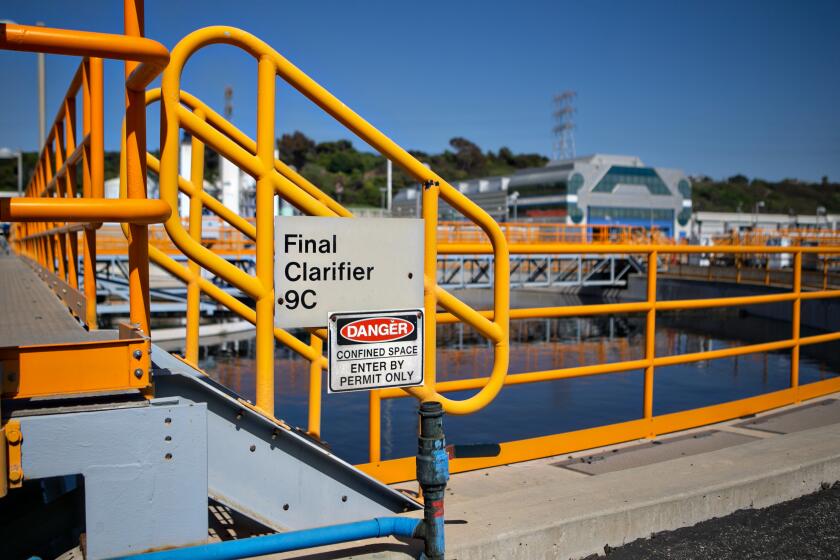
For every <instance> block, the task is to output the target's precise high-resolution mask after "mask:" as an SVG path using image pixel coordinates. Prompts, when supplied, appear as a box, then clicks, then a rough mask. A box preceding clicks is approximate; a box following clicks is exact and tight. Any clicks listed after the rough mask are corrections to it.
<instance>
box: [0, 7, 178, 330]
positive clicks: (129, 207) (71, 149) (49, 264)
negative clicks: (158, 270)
mask: <svg viewBox="0 0 840 560" xmlns="http://www.w3.org/2000/svg"><path fill="white" fill-rule="evenodd" d="M124 10H125V35H113V34H105V33H94V32H88V31H71V30H64V29H51V28H45V27H32V26H25V25H15V24H0V49H4V50H17V51H37V52H45V53H56V54H65V55H76V56H82V57H84V59H83V61H82V63H81V65H80V66H79V69H78V70H77V72H76V74H75V75H74V77H73V79H72V81H71V84H70V87H69V88H68V91H67V93H66V94H65V96H64V99H63V100H62V102H61V106H60V107H59V111H58V115H57V116H56V118H55V121H54V123H53V125H52V127H51V128H50V132H49V135H48V137H47V143H46V145H45V146H43V147H42V151H41V154H40V156H39V158H38V161H37V164H36V167H35V170H34V173H33V176H32V179H31V180H30V182H29V184H28V186H27V188H26V196H25V197H20V198H11V199H6V200H4V201H3V202H2V203H0V220H2V221H11V222H15V227H14V232H13V246H14V247H15V250H16V251H17V252H19V253H22V254H24V255H25V256H27V257H29V258H30V259H32V260H33V261H34V262H35V263H36V264H37V265H38V266H39V267H40V270H41V271H42V272H44V273H46V274H48V275H50V276H51V277H55V280H54V281H53V282H54V283H55V282H61V283H62V285H63V287H62V288H61V290H59V292H61V293H68V292H70V293H72V292H76V291H77V290H78V289H79V288H80V286H83V289H84V297H81V296H80V297H79V298H78V299H77V300H76V302H75V303H76V304H77V305H71V308H72V309H73V311H74V313H75V314H76V315H77V317H78V318H79V319H80V320H81V321H82V322H83V323H84V324H85V325H86V326H87V327H88V328H96V280H95V263H96V228H97V227H99V226H100V225H101V223H102V222H105V221H115V222H125V223H128V224H129V227H130V228H131V230H132V232H133V234H134V239H136V240H137V241H138V242H137V243H133V244H131V246H130V247H129V282H130V307H131V320H132V322H133V323H134V324H136V325H137V326H138V327H139V329H140V330H141V331H143V332H144V333H146V334H148V332H149V300H148V258H147V256H146V250H147V249H146V247H147V243H146V242H145V235H146V227H147V225H148V224H149V223H160V222H162V221H163V220H164V219H165V218H166V217H168V215H169V207H168V205H166V204H165V203H163V202H161V201H159V200H148V199H146V172H145V171H146V170H145V164H144V163H143V164H142V165H137V162H138V161H139V160H140V159H141V157H142V156H143V155H144V154H145V152H146V134H145V112H144V110H143V106H141V107H140V109H141V110H140V111H138V105H137V103H136V100H137V99H138V98H139V99H140V100H142V99H143V95H144V90H145V87H146V86H147V85H148V84H149V82H151V81H152V80H153V79H154V78H155V77H156V76H157V75H158V74H159V73H160V72H161V71H162V70H163V68H164V67H165V66H166V64H167V62H168V60H169V53H168V51H167V50H166V49H165V48H164V47H163V46H162V45H160V44H159V43H157V42H155V41H152V40H149V39H145V38H144V37H143V36H142V35H143V30H142V22H143V4H142V1H141V0H125V5H124ZM103 58H113V59H118V60H124V61H125V75H126V82H125V83H126V88H125V92H126V104H127V108H126V122H127V123H128V126H127V128H126V136H127V139H128V140H127V142H128V144H129V149H128V150H127V161H128V162H129V172H128V184H129V198H131V199H132V200H127V201H113V200H110V201H106V200H105V199H104V195H103V181H104V170H103V168H104V164H103V162H104V144H103V117H102V115H103V79H102V59H103ZM80 91H81V93H82V125H81V130H80V129H79V127H78V126H77V122H76V112H77V105H76V103H77V97H78V94H79V92H80ZM79 168H80V169H81V176H82V185H81V189H80V188H79V186H78V185H77V172H78V170H79ZM81 231H83V232H84V241H83V254H82V267H83V270H84V274H81V272H80V271H79V270H78V251H79V240H78V233H79V232H81ZM83 300H84V309H81V303H82V301H83Z"/></svg>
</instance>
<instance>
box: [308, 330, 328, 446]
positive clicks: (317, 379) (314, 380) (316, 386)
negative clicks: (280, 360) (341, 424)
mask: <svg viewBox="0 0 840 560" xmlns="http://www.w3.org/2000/svg"><path fill="white" fill-rule="evenodd" d="M309 346H311V347H312V351H313V352H317V353H318V355H319V356H320V355H321V354H322V353H323V351H324V342H323V341H322V340H321V339H320V338H319V337H318V336H317V335H315V334H314V333H313V334H311V335H309ZM322 368H323V364H322V363H321V362H320V361H319V360H311V361H310V362H309V418H308V422H307V430H306V431H307V433H308V434H309V435H310V436H312V437H314V438H318V439H320V438H321V380H322V375H323V373H322V371H323V370H322Z"/></svg>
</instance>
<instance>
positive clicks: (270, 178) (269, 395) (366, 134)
mask: <svg viewBox="0 0 840 560" xmlns="http://www.w3.org/2000/svg"><path fill="white" fill-rule="evenodd" d="M216 43H226V44H230V45H233V46H236V47H239V48H241V49H243V50H245V51H246V52H248V53H249V54H251V55H252V56H253V57H254V58H255V59H257V61H258V65H257V66H258V73H257V74H258V99H257V109H258V121H257V122H258V126H257V138H256V141H254V140H251V139H249V138H247V136H245V135H244V134H242V133H241V132H240V131H238V130H237V129H236V128H235V127H233V126H232V125H230V123H228V122H227V121H225V120H224V119H222V118H221V117H220V116H219V115H218V114H217V113H215V112H213V111H212V110H210V109H209V107H207V106H206V105H204V104H203V103H201V102H200V101H198V100H197V99H195V98H194V97H192V96H190V95H189V94H187V93H186V92H182V91H181V89H180V75H181V72H182V70H183V67H184V65H185V63H186V61H187V60H188V59H189V57H190V56H191V55H192V54H193V53H194V52H196V51H197V50H199V49H200V48H202V47H204V46H206V45H210V44H216ZM277 76H280V77H281V78H284V79H285V80H286V81H287V82H288V83H290V84H291V85H292V86H293V87H295V88H296V89H298V90H299V91H301V92H302V93H303V94H304V95H305V96H307V97H308V98H309V99H311V100H312V101H313V102H315V103H316V104H317V105H318V106H320V107H321V108H322V109H324V110H325V111H326V112H327V113H328V114H330V115H332V116H333V117H334V118H336V119H337V120H338V121H339V122H341V123H343V124H344V125H345V126H347V128H348V129H349V130H351V131H352V132H354V133H355V134H356V135H357V136H359V137H360V138H361V139H362V140H364V141H365V142H367V143H368V144H370V145H371V146H373V147H374V148H376V149H377V150H379V151H380V152H381V153H383V154H384V155H385V156H386V157H388V158H389V159H391V160H392V161H394V162H395V163H397V164H398V165H400V166H402V167H403V168H404V169H405V170H406V171H407V172H408V173H409V174H411V175H412V176H413V177H414V178H415V179H416V180H418V181H419V182H421V183H422V184H424V193H423V202H424V210H423V212H424V218H425V243H426V257H425V288H424V292H425V296H424V301H425V307H426V312H427V321H426V329H427V330H426V333H425V335H426V339H427V341H434V333H435V320H434V317H435V313H436V311H437V307H438V305H440V306H442V307H443V308H445V309H446V310H447V311H449V312H451V313H454V314H455V315H457V316H459V317H462V318H465V319H466V320H468V321H470V322H471V324H474V325H475V326H476V328H477V329H478V330H479V331H480V332H482V333H483V334H484V335H485V336H487V337H488V338H489V339H490V340H492V341H493V343H494V347H495V349H496V357H495V358H496V359H495V364H494V368H493V371H492V373H491V375H490V380H491V381H490V382H489V383H488V384H487V385H486V386H485V387H484V388H483V389H482V390H481V391H480V392H479V394H477V395H475V396H474V397H472V398H470V399H468V400H466V401H453V400H450V399H447V398H445V397H444V396H442V395H440V394H438V393H437V392H436V391H435V389H434V387H435V381H434V372H435V367H434V360H435V345H434V344H428V343H427V353H426V356H425V362H426V368H427V373H426V379H427V383H426V385H425V386H423V387H415V388H412V389H410V390H409V392H410V393H411V394H412V395H413V396H415V397H417V398H421V399H435V400H440V401H442V402H443V404H444V407H445V408H446V410H447V411H449V412H450V413H455V414H466V413H470V412H474V411H475V410H478V409H480V408H482V407H484V406H486V405H487V404H489V402H490V401H492V399H493V397H494V396H495V395H496V394H497V393H498V391H499V390H500V389H501V387H502V383H503V380H504V376H505V374H506V373H507V362H508V341H507V328H508V325H507V323H508V320H507V314H508V276H509V262H508V261H509V259H508V254H507V249H506V247H507V242H506V240H505V237H504V234H503V233H502V231H501V229H500V228H499V226H498V225H497V224H496V223H495V222H494V221H493V220H492V219H491V218H490V216H488V215H487V214H486V213H485V212H483V211H482V210H481V209H480V208H479V207H478V206H476V205H475V204H474V203H473V202H471V201H470V200H469V199H468V198H466V197H465V196H464V195H462V194H461V193H460V192H458V191H457V189H454V188H453V187H451V186H450V185H449V184H448V183H446V181H444V180H443V179H442V178H440V177H439V176H437V175H436V174H435V173H433V172H432V171H430V170H429V169H427V168H426V167H425V166H423V165H422V163H421V162H419V161H418V160H416V159H415V158H413V157H412V156H411V155H409V154H408V152H406V151H405V150H403V149H402V148H400V147H399V146H397V145H396V144H395V143H394V142H392V141H391V140H390V139H388V138H387V137H385V136H384V135H383V134H382V133H381V132H379V131H378V130H376V129H375V128H373V127H372V126H371V125H370V124H368V123H367V122H366V121H364V120H363V119H362V118H361V117H359V116H358V115H357V114H355V113H354V112H353V111H351V110H350V109H348V108H347V107H346V106H345V105H344V104H343V103H341V102H340V101H339V100H338V99H336V98H335V97H333V96H332V95H331V94H330V93H329V92H327V91H326V90H325V89H324V88H322V87H321V86H319V85H318V84H316V83H315V82H314V81H312V80H311V79H310V78H309V77H308V76H306V75H305V74H303V73H302V72H301V71H300V70H298V69H297V68H296V67H294V66H293V65H292V64H291V63H289V62H288V61H287V60H286V59H284V58H283V57H282V56H280V55H279V54H278V53H277V52H276V51H274V50H273V49H272V48H271V47H269V46H268V45H267V44H265V43H263V42H262V41H260V40H259V39H257V38H255V37H254V36H252V35H250V34H248V33H245V32H243V31H241V30H238V29H235V28H231V27H210V28H205V29H201V30H199V31H196V32H194V33H192V34H190V35H188V36H187V37H185V38H184V39H183V40H182V41H181V42H179V43H178V45H176V46H175V48H174V49H173V50H172V54H171V62H170V65H169V66H168V67H167V69H166V70H165V72H164V75H163V80H162V84H161V89H160V92H157V91H153V92H149V94H148V95H147V98H146V101H147V102H153V101H155V100H157V99H160V100H161V102H162V109H161V121H162V124H163V125H164V126H163V127H162V129H163V130H165V135H164V137H163V138H162V142H163V145H162V148H161V158H160V161H159V162H158V161H156V160H155V158H154V157H152V156H148V157H147V161H148V164H149V166H150V167H151V168H152V169H153V170H155V171H157V172H158V173H159V176H160V192H161V198H162V199H163V200H164V201H166V202H167V203H168V204H169V205H170V207H171V208H177V204H178V195H179V192H183V193H186V194H188V195H189V196H190V199H191V203H190V221H189V225H188V226H187V228H185V227H184V224H183V223H182V222H181V220H180V218H178V216H177V213H174V212H173V213H172V214H171V215H170V217H169V219H168V220H167V221H166V222H165V227H166V231H167V233H168V234H169V237H170V239H171V240H172V242H173V243H174V244H175V245H176V246H177V248H178V249H179V250H180V251H181V252H183V253H184V254H185V255H186V256H187V257H188V258H189V260H190V264H189V266H188V267H183V266H181V265H178V264H177V263H175V262H174V261H173V260H172V259H171V258H169V257H168V256H167V255H165V254H164V253H163V252H162V251H160V250H158V249H156V248H155V247H150V248H149V251H150V256H151V258H152V260H153V262H155V263H157V264H158V265H160V266H162V267H163V268H164V269H166V270H167V271H169V272H170V273H172V274H173V275H175V276H176V277H178V278H180V279H181V280H182V281H184V282H186V283H187V285H188V292H190V293H191V294H194V295H193V296H192V297H189V296H188V312H187V314H188V327H187V336H188V341H187V348H186V354H187V355H186V356H185V358H186V359H187V360H188V361H190V362H192V363H195V361H196V359H197V332H198V331H197V328H198V317H197V307H198V299H197V298H198V296H199V295H200V293H202V292H203V293H205V294H207V295H208V296H210V297H212V298H214V299H216V300H217V301H219V302H220V303H222V304H223V305H226V306H227V307H228V308H229V309H231V310H232V311H233V312H235V313H237V314H238V315H240V316H242V317H244V318H245V319H247V320H249V321H252V322H253V323H254V324H255V325H256V338H257V351H256V353H257V356H256V378H257V383H256V386H257V402H256V405H257V407H258V408H259V409H261V410H263V411H264V412H266V413H268V414H273V413H274V341H275V339H276V340H278V341H280V342H282V343H285V344H288V345H289V346H290V347H291V348H292V349H294V350H295V351H297V352H298V353H300V354H301V355H303V356H304V357H306V358H307V359H309V360H310V361H312V362H313V365H312V376H313V379H314V378H316V377H317V381H316V382H315V383H313V387H315V385H316V384H317V382H318V381H320V376H321V375H322V369H323V368H324V367H325V365H326V363H325V360H324V359H323V356H322V353H321V352H322V342H321V341H320V339H319V338H318V337H319V335H320V336H321V337H322V336H323V333H321V332H317V331H316V332H315V333H314V334H313V338H312V339H311V341H310V344H304V343H303V342H301V341H299V340H298V339H296V338H295V337H293V336H291V335H290V334H289V333H287V332H285V331H283V330H282V329H276V328H275V327H274V317H273V313H274V287H273V283H274V278H273V255H274V247H273V219H274V215H273V208H274V196H275V195H279V196H281V197H283V198H284V199H285V200H287V201H289V202H290V203H291V204H293V205H294V206H295V207H297V208H298V209H299V210H300V211H302V212H303V213H306V214H310V215H315V216H336V215H337V216H347V217H349V216H350V213H349V212H348V211H347V210H345V209H344V208H343V207H341V206H340V205H338V204H337V203H335V202H334V201H333V200H332V199H330V198H329V197H327V196H326V195H324V193H322V192H321V191H320V190H319V189H317V188H316V187H315V186H314V185H311V183H309V182H308V181H306V180H305V179H304V178H303V177H301V176H300V175H298V174H297V173H295V172H294V171H293V170H292V169H290V168H289V167H288V166H286V165H285V164H283V163H282V162H279V161H277V160H275V159H274V123H275V119H274V103H275V79H276V77H277ZM181 128H183V129H184V130H186V131H187V132H188V133H189V134H190V135H191V136H192V138H193V156H192V157H193V160H192V162H191V177H190V178H189V180H187V179H186V178H183V177H179V175H178V151H179V150H178V142H179V130H180V129H181ZM205 146H208V147H210V148H212V149H213V150H215V151H217V152H218V153H220V154H221V155H223V156H224V157H225V158H227V159H229V160H230V161H232V162H233V163H235V164H236V165H238V166H239V167H240V168H241V169H243V170H244V171H245V172H247V173H249V174H250V175H252V176H253V177H254V178H255V179H256V182H257V187H256V190H257V192H256V204H257V209H256V220H255V223H254V224H251V223H250V222H247V221H245V220H243V219H242V218H241V217H239V216H235V215H231V213H230V212H229V211H227V209H224V207H223V206H222V205H221V204H220V203H219V202H218V201H217V200H215V199H213V198H212V197H209V196H207V195H206V193H204V192H203V190H202V189H201V186H200V185H201V184H202V181H203V177H202V176H201V174H202V169H203V162H202V161H201V159H202V158H203V150H204V147H205ZM439 196H440V197H443V198H444V199H445V200H446V201H447V202H448V203H449V204H450V205H451V206H453V207H454V208H456V209H457V210H459V211H460V212H462V213H463V214H465V215H466V216H468V217H469V218H470V219H472V220H474V221H475V222H476V223H477V224H478V225H479V227H481V228H482V231H484V232H485V234H486V235H487V236H488V237H489V239H490V242H491V246H492V247H493V253H494V255H495V256H496V259H495V271H494V273H495V276H496V277H497V278H499V280H498V281H497V283H496V286H495V287H494V317H495V318H494V319H492V320H490V319H487V318H485V317H482V316H481V315H479V314H478V313H477V312H476V311H475V310H473V309H471V308H470V307H468V306H467V305H465V304H464V303H463V302H461V301H459V300H458V299H457V298H455V297H454V296H452V295H451V294H448V293H447V292H445V291H444V290H442V289H441V288H439V287H438V286H436V272H437V261H436V252H435V246H436V243H437V199H438V197H439ZM205 206H206V207H207V208H208V209H210V210H212V211H213V212H215V213H216V214H217V215H219V216H220V217H221V218H223V219H225V220H226V221H228V222H229V223H230V224H231V225H232V226H233V227H235V228H236V229H238V230H239V231H240V232H242V233H243V234H244V235H246V236H248V237H249V238H251V239H253V240H254V241H255V250H256V275H255V276H251V275H249V274H247V273H245V272H243V271H242V270H240V269H238V268H236V267H235V266H234V265H232V264H231V263H229V262H227V261H226V260H225V259H223V258H221V257H220V256H218V255H216V254H214V252H213V251H212V250H211V249H209V248H207V247H205V246H204V245H203V244H202V240H201V231H200V225H198V224H199V222H200V220H201V211H202V207H205ZM199 267H200V268H203V269H206V270H209V271H211V272H212V273H213V274H215V275H217V276H218V277H220V278H222V279H223V280H224V281H226V282H228V283H229V284H231V285H233V286H235V287H237V288H239V289H240V290H242V292H244V293H245V294H247V295H248V296H249V297H250V298H252V299H253V300H254V301H255V302H256V305H255V308H254V309H251V308H249V307H248V306H246V305H244V304H242V303H241V302H239V301H238V300H236V299H235V298H232V297H231V296H229V295H228V294H226V293H224V292H223V291H222V290H220V289H218V287H216V286H214V285H213V284H212V283H211V282H209V281H206V280H204V279H202V278H201V274H200V271H199ZM192 286H194V287H195V288H194V289H193V288H191V287H192ZM191 302H192V305H191ZM312 394H313V402H312V403H311V405H310V406H311V407H312V408H311V413H310V432H312V433H316V434H317V433H318V432H319V424H320V412H319V411H320V392H318V393H317V397H316V393H315V391H314V390H313V392H312Z"/></svg>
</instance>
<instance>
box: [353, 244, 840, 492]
mask: <svg viewBox="0 0 840 560" xmlns="http://www.w3.org/2000/svg"><path fill="white" fill-rule="evenodd" d="M587 247H588V249H587ZM470 249H477V250H478V251H488V250H489V249H488V248H487V247H485V246H482V245H471V246H470V247H464V246H455V247H453V246H452V245H450V246H447V247H445V248H444V247H443V246H439V250H441V251H451V252H455V253H458V254H464V253H468V252H469V250H470ZM710 249H713V250H714V251H718V250H720V251H722V252H725V253H730V254H737V255H742V254H748V253H762V252H767V253H771V254H772V253H780V252H787V253H791V254H793V255H794V262H793V271H792V272H793V276H792V281H791V284H790V291H789V292H786V293H779V294H760V295H751V296H737V297H726V298H707V299H684V300H664V301H663V300H660V299H658V298H657V265H656V263H657V260H658V257H659V256H660V255H661V254H663V253H664V254H677V253H687V254H697V253H704V252H705V253H708V252H709V251H710ZM630 250H631V248H630V247H623V246H620V245H619V246H612V247H593V246H592V245H588V246H581V245H573V246H569V245H566V244H554V245H548V244H540V245H538V246H535V245H533V244H532V245H525V244H519V245H512V246H511V252H512V253H527V252H533V253H541V254H569V253H581V252H582V253H586V252H595V251H597V252H598V253H599V254H626V252H628V251H630ZM633 252H634V253H636V254H644V255H647V258H648V274H647V276H646V282H645V285H646V297H645V300H644V301H641V302H628V303H609V304H596V305H578V306H567V307H548V308H530V309H514V310H511V318H512V319H530V318H547V317H587V316H594V315H604V314H624V313H644V314H645V316H646V321H645V323H646V325H645V343H644V357H643V359H632V360H624V361H619V362H613V363H598V364H591V365H581V366H576V367H570V368H562V369H554V370H546V371H535V372H528V373H516V374H509V375H508V376H507V377H506V378H505V381H504V385H505V386H508V385H521V384H528V383H540V382H547V381H555V380H559V379H572V378H577V377H585V376H593V375H605V374H611V373H622V372H629V371H638V370H642V371H643V372H644V381H643V383H644V385H643V401H642V406H641V418H640V419H639V420H635V421H631V422H624V423H620V424H613V425H608V426H602V427H598V428H591V429H587V430H581V431H578V432H570V433H567V434H557V435H555V436H546V437H541V438H531V439H527V440H520V441H514V442H506V443H503V444H501V449H502V452H501V454H500V455H499V456H498V457H493V458H482V459H454V460H453V461H452V463H451V469H452V472H461V471H465V470H471V469H477V468H485V467H491V466H496V465H502V464H507V463H511V462H517V461H525V460H530V459H536V458H540V457H549V456H552V455H559V454H563V453H568V452H572V451H578V450H581V449H587V448H591V447H598V446H601V445H607V444H614V443H619V442H622V441H629V440H632V439H638V438H646V437H655V436H657V435H660V434H665V433H669V432H673V431H678V430H683V429H687V428H691V427H697V426H702V425H705V424H710V423H713V422H718V421H721V420H727V419H731V418H736V417H738V416H742V415H744V414H752V413H756V412H761V411H765V410H770V409H772V408H777V407H779V406H783V405H786V404H793V403H797V402H800V401H801V400H804V399H809V398H814V397H817V396H820V395H824V394H828V393H831V392H835V391H838V390H840V377H836V378H831V379H827V380H823V381H818V382H815V383H810V384H808V385H804V386H803V385H800V382H799V359H800V348H801V347H802V346H806V345H812V344H824V343H828V342H834V341H838V340H840V332H833V333H826V334H820V335H813V336H807V337H802V336H801V335H800V328H801V311H800V310H801V302H802V301H803V300H820V299H830V298H838V297H840V290H819V291H811V292H803V291H802V284H801V278H802V255H803V254H815V253H821V254H825V255H837V254H840V246H824V247H800V246H797V247H785V248H781V247H767V246H764V247H761V246H725V247H714V248H710V247H695V246H679V247H677V246H668V245H651V246H644V245H640V246H636V247H635V250H633ZM779 302H790V303H791V305H792V317H791V322H792V333H791V336H790V337H789V338H786V339H783V340H778V341H773V342H766V343H761V344H750V345H743V346H735V347H729V348H722V349H717V350H711V351H704V352H693V353H688V354H680V355H671V356H657V355H656V346H655V341H656V334H655V333H656V313H657V312H658V311H675V310H687V309H707V308H721V307H736V306H745V305H761V304H766V303H779ZM478 314H479V315H481V316H483V317H492V311H479V312H478ZM438 322H439V323H455V322H458V318H457V317H456V316H454V315H452V314H440V315H439V316H438ZM786 350H789V351H790V353H791V361H790V364H791V365H790V387H789V389H786V390H783V391H777V392H774V393H770V394H766V395H759V396H757V397H751V398H749V399H742V400H740V401H733V402H728V403H723V404H719V405H713V406H709V407H703V408H699V409H694V410H687V411H684V412H678V413H672V414H665V415H660V416H656V415H654V414H653V403H654V394H653V386H654V384H653V382H654V376H655V371H656V368H658V367H665V366H673V365H680V364H688V363H694V362H699V361H706V360H715V359H723V358H731V357H736V356H743V355H747V354H756V353H764V352H776V351H786ZM489 381H490V380H489V378H488V377H471V378H467V379H458V380H452V381H442V382H439V383H437V386H436V390H437V391H438V392H441V393H445V392H452V391H465V390H475V389H480V388H482V387H484V386H486V384H487V383H488V382H489ZM403 397H405V393H404V392H403V391H402V390H399V389H384V390H381V391H378V394H377V406H376V409H375V410H374V408H373V407H371V416H370V418H369V423H370V428H369V433H370V438H369V446H370V447H369V455H370V459H369V460H370V462H369V463H367V464H364V465H359V467H360V468H361V469H362V470H364V471H366V472H368V473H369V474H371V475H373V476H375V477H377V478H379V479H380V480H383V481H385V482H389V483H390V482H399V481H404V480H410V479H412V478H413V476H414V474H413V470H412V469H413V464H412V463H411V461H410V460H408V459H391V460H386V461H382V460H381V450H380V435H379V433H380V427H379V426H380V418H379V417H378V414H379V413H378V411H379V409H380V408H379V403H380V402H381V400H382V399H395V398H403Z"/></svg>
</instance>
